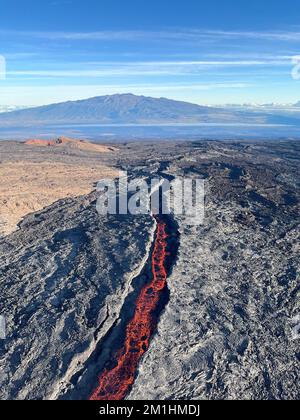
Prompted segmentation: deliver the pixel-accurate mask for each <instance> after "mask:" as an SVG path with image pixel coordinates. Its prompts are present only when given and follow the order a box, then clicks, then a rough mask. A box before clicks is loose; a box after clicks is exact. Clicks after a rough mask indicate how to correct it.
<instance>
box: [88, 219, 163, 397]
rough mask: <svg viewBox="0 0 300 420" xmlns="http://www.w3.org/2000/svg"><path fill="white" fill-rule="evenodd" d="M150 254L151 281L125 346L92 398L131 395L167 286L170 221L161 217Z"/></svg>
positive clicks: (137, 308) (134, 317)
mask: <svg viewBox="0 0 300 420" xmlns="http://www.w3.org/2000/svg"><path fill="white" fill-rule="evenodd" d="M155 218H156V221H157V231H156V235H155V241H154V247H153V251H152V257H151V266H152V275H151V281H150V282H149V283H148V284H147V285H146V286H144V287H143V289H142V290H141V292H140V294H139V296H138V298H137V300H136V302H135V305H136V307H135V312H134V316H133V318H132V320H131V321H129V323H128V325H127V328H126V333H125V342H124V346H123V347H122V348H121V349H120V350H119V351H118V352H117V353H116V355H115V364H114V367H113V368H112V369H105V370H104V371H103V373H102V374H101V375H100V377H99V386H98V387H97V388H96V390H95V391H94V392H93V394H92V395H91V397H90V400H97V401H100V400H122V399H124V398H125V397H126V395H128V393H129V391H130V389H131V387H132V385H133V383H134V380H135V375H136V371H137V368H138V365H139V362H140V360H141V358H142V356H143V355H144V354H145V352H146V351H147V350H148V348H149V344H150V340H151V337H152V335H153V333H154V331H155V329H156V326H157V316H156V315H155V312H156V311H157V309H158V307H159V302H160V298H161V296H162V294H163V292H164V291H165V290H166V288H167V268H166V259H167V256H168V252H167V246H168V243H167V239H168V234H167V225H166V223H165V222H164V221H163V220H160V218H159V217H157V216H155Z"/></svg>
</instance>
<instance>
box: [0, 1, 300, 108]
mask: <svg viewBox="0 0 300 420" xmlns="http://www.w3.org/2000/svg"><path fill="white" fill-rule="evenodd" d="M0 6H1V14H0V54H1V55H2V56H4V57H5V59H6V70H7V72H6V79H5V80H0V104H3V105H39V104H48V103H52V102H59V101H64V100H69V99H70V100H74V99H81V98H88V97H91V96H97V95H103V94H111V93H125V92H132V93H136V94H143V95H149V96H156V97H159V96H165V97H170V98H174V99H180V100H187V101H192V102H195V103H200V104H222V103H248V102H258V103H267V102H296V101H299V100H300V89H299V88H300V81H299V80H295V79H293V78H292V76H291V72H292V68H293V63H292V58H293V57H294V56H300V24H299V16H300V2H299V1H296V0H285V1H277V0H272V1H271V0H268V1H264V2H262V1H258V0H252V1H245V0H239V1H237V0H231V1H230V0H210V1H206V2H204V1H201V0H198V1H197V0H173V1H169V0H168V1H166V0H165V1H163V0H161V1H157V0H152V1H151V2H150V1H142V0H140V1H137V0H123V1H121V0H85V1H82V0H43V1H36V0H0ZM299 60H300V58H299Z"/></svg>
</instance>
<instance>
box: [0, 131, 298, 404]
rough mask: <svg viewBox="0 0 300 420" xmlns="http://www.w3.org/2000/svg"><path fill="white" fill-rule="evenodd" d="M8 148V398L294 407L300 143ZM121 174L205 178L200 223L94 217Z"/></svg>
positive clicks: (1, 364) (4, 206)
mask: <svg viewBox="0 0 300 420" xmlns="http://www.w3.org/2000/svg"><path fill="white" fill-rule="evenodd" d="M0 154H1V167H0V174H1V181H0V209H1V215H0V217H1V220H0V222H1V225H0V287H1V295H0V310H1V313H0V315H1V316H2V317H4V318H5V321H6V338H5V339H1V340H0V398H1V399H55V400H57V399H67V400H74V399H83V400H85V399H103V398H105V397H107V396H109V397H110V398H111V399H114V397H116V398H117V397H118V396H121V397H122V398H127V399H153V400H159V399H162V400H166V399H186V400H196V399H200V400H201V399H281V400H282V399H283V400H284V399H299V397H300V395H299V385H298V378H299V361H300V353H299V323H300V307H299V290H300V289H299V266H300V264H299V263H300V256H299V243H300V242H299V199H300V197H299V195H300V194H299V185H300V177H299V175H300V174H299V159H300V145H299V142H297V141H292V140H290V141H279V140H278V141H272V142H271V141H266V142H263V141H260V142H259V141H251V142H250V141H249V142H247V141H240V142H239V141H235V142H230V141H199V142H197V141H195V142H184V141H181V142H175V141H174V142H171V141H170V142H162V143H159V142H155V143H146V142H141V143H139V142H134V143H127V144H118V146H117V148H115V147H108V146H100V145H92V144H90V143H87V142H76V141H72V140H70V139H64V138H62V139H60V140H59V141H58V140H55V141H51V142H48V144H47V145H45V144H44V143H43V142H40V141H30V142H29V143H27V144H25V143H20V142H12V141H11V142H0ZM120 170H123V171H125V170H126V171H127V172H128V174H129V176H130V177H132V178H140V179H143V178H150V177H152V176H156V175H158V176H165V177H170V176H171V177H179V178H182V177H189V178H202V179H204V180H205V185H206V197H205V201H206V205H205V207H206V208H205V219H204V223H203V224H201V225H198V226H197V225H196V226H190V224H189V220H188V218H186V217H185V216H178V215H172V216H170V218H169V219H159V218H158V219H157V220H155V219H154V218H153V217H151V215H139V216H131V215H128V216H127V215H122V216H121V215H115V216H113V215H109V216H100V215H99V214H98V213H97V211H96V198H97V194H96V192H95V191H94V189H95V184H96V182H97V181H98V180H99V179H101V178H106V177H111V178H114V177H116V176H117V175H118V172H119V171H120ZM155 293H157V295H155ZM141 308H146V309H147V310H148V309H149V308H150V309H149V310H148V312H146V313H145V312H143V311H141ZM139 317H140V318H139ZM139 319H142V320H143V325H142V326H143V328H145V330H146V332H145V333H144V335H142V336H141V334H139V331H137V330H136V329H137V328H138V326H139V322H138V320H139ZM137 341H140V342H137ZM124 343H125V344H124ZM128 346H129V347H128ZM124 348H125V350H124ZM127 356H128V359H126V357H127ZM133 363H134V366H133ZM109 378H111V381H109ZM116 379H117V380H116ZM124 384H125V385H126V387H125V386H124ZM116 398H115V399H116Z"/></svg>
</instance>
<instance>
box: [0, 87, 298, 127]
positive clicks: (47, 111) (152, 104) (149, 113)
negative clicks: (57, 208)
mask: <svg viewBox="0 0 300 420" xmlns="http://www.w3.org/2000/svg"><path fill="white" fill-rule="evenodd" d="M297 121H298V122H299V120H297ZM294 122H295V121H294V119H293V118H292V117H291V116H280V115H276V116H274V115H272V114H271V113H265V114H264V113H262V112H257V113H256V112H255V111H248V110H245V111H240V110H233V109H225V108H223V109H222V108H213V107H207V106H200V105H195V104H191V103H187V102H180V101H174V100H170V99H166V98H150V97H145V96H135V95H132V94H123V95H111V96H100V97H95V98H91V99H86V100H80V101H72V102H71V101H69V102H63V103H59V104H53V105H47V106H41V107H37V108H30V109H24V110H17V111H14V112H9V113H3V114H0V124H1V125H2V126H12V125H13V126H16V125H17V126H28V125H44V124H45V125H51V124H174V123H186V124H196V123H214V124H215V123H219V124H228V123H231V124H232V123H237V124H240V123H243V124H245V123H247V124H266V123H272V124H274V123H276V124H278V123H282V124H288V123H291V124H292V123H294Z"/></svg>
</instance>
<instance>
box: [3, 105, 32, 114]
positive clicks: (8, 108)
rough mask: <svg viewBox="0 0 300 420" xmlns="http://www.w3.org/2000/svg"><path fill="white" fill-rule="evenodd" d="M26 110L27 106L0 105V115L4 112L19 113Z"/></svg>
mask: <svg viewBox="0 0 300 420" xmlns="http://www.w3.org/2000/svg"><path fill="white" fill-rule="evenodd" d="M25 108H26V106H18V105H0V113H2V112H12V111H17V110H19V109H25ZM27 108H28V107H27Z"/></svg>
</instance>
